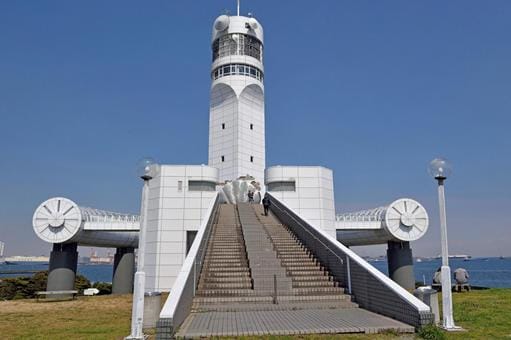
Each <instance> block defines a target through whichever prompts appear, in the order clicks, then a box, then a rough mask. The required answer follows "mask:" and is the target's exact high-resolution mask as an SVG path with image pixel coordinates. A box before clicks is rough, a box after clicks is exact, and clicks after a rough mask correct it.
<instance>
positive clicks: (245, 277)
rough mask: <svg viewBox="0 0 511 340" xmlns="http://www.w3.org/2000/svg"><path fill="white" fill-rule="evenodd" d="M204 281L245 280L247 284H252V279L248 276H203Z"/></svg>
mask: <svg viewBox="0 0 511 340" xmlns="http://www.w3.org/2000/svg"><path fill="white" fill-rule="evenodd" d="M204 281H205V282H208V283H210V282H211V283H222V282H247V283H249V284H252V279H251V278H250V277H248V276H230V277H229V276H226V277H216V276H205V277H204Z"/></svg>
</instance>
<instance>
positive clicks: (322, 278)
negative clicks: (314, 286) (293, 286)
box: [291, 272, 333, 282]
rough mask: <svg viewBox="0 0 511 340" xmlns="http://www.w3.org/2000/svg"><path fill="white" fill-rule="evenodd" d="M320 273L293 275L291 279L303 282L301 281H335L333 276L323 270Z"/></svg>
mask: <svg viewBox="0 0 511 340" xmlns="http://www.w3.org/2000/svg"><path fill="white" fill-rule="evenodd" d="M317 274H318V275H308V276H292V277H291V280H292V281H293V282H295V281H296V282H301V281H333V278H332V277H331V276H329V275H325V274H324V273H323V272H318V273H317Z"/></svg>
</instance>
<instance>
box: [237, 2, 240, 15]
mask: <svg viewBox="0 0 511 340" xmlns="http://www.w3.org/2000/svg"><path fill="white" fill-rule="evenodd" d="M237 2H238V11H237V12H238V16H240V0H238V1H237Z"/></svg>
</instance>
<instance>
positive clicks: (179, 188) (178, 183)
mask: <svg viewBox="0 0 511 340" xmlns="http://www.w3.org/2000/svg"><path fill="white" fill-rule="evenodd" d="M177 191H179V192H181V191H183V181H177Z"/></svg>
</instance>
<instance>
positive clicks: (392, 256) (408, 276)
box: [387, 241, 415, 291]
mask: <svg viewBox="0 0 511 340" xmlns="http://www.w3.org/2000/svg"><path fill="white" fill-rule="evenodd" d="M387 262H388V266H389V277H390V278H391V279H392V280H394V281H395V282H396V283H397V284H399V285H400V286H401V287H403V288H404V289H406V290H409V291H412V290H414V289H415V276H414V274H413V257H412V249H411V248H410V242H394V241H389V242H388V248H387Z"/></svg>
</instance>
